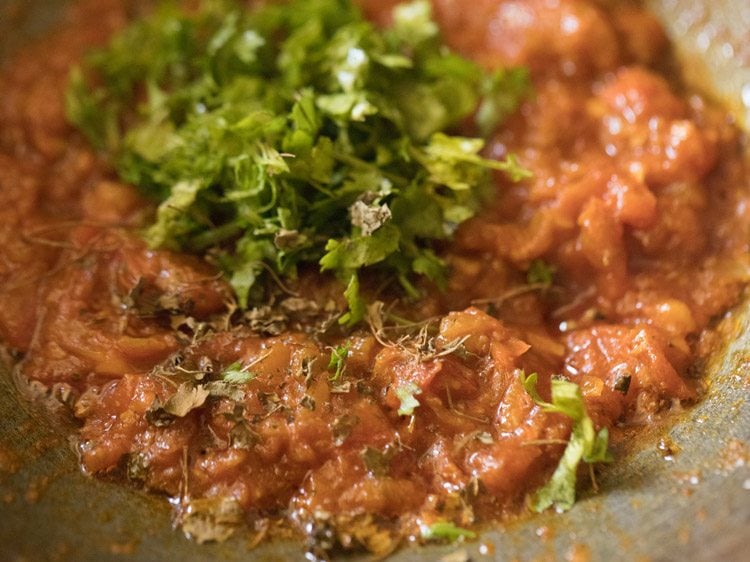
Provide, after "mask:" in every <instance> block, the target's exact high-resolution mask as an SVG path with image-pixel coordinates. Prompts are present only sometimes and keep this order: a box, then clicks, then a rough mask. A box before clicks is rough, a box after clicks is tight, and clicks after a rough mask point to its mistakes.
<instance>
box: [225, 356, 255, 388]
mask: <svg viewBox="0 0 750 562" xmlns="http://www.w3.org/2000/svg"><path fill="white" fill-rule="evenodd" d="M256 376H257V375H256V374H255V373H253V372H251V371H249V370H248V368H247V366H245V367H243V366H242V364H241V363H240V362H239V361H236V362H234V363H232V364H231V365H229V366H228V367H227V368H226V369H224V371H223V372H222V373H221V378H222V380H223V381H224V382H228V383H229V384H244V383H246V382H250V381H251V380H253V379H254V378H255V377H256Z"/></svg>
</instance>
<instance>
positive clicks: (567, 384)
mask: <svg viewBox="0 0 750 562" xmlns="http://www.w3.org/2000/svg"><path fill="white" fill-rule="evenodd" d="M520 376H521V383H522V384H523V386H524V388H525V389H526V392H528V393H529V395H530V396H531V397H532V398H533V400H534V402H536V404H538V405H539V406H540V407H541V408H542V410H544V411H545V412H554V413H559V414H563V415H565V416H568V417H569V418H570V419H572V420H573V429H572V431H571V434H570V440H569V441H568V444H567V446H566V447H565V451H564V452H563V456H562V458H561V459H560V463H559V464H558V465H557V468H556V469H555V472H554V473H553V474H552V477H551V478H550V481H549V482H547V484H545V485H544V486H542V487H541V488H540V489H538V490H537V491H536V493H535V494H534V497H533V499H532V508H533V509H534V511H537V512H541V511H544V510H545V509H547V508H549V507H552V506H554V507H555V509H556V510H558V511H566V510H568V509H570V508H571V507H573V504H574V503H575V500H576V481H577V472H578V465H579V464H580V462H581V460H583V461H584V462H586V463H589V464H593V463H597V462H612V460H613V459H612V454H611V453H610V452H609V450H608V448H607V447H608V445H607V443H608V440H609V431H608V430H607V428H606V427H603V428H602V429H600V430H599V432H598V433H597V432H596V430H595V429H594V422H593V421H592V419H591V418H590V417H589V415H588V414H587V413H586V407H585V405H584V402H583V393H582V392H581V387H580V386H578V385H577V384H575V383H574V382H571V381H567V380H563V379H559V378H553V379H552V402H551V403H550V402H545V401H544V400H542V398H541V396H539V393H538V392H537V389H536V384H537V374H536V373H533V374H531V375H529V376H528V377H527V376H526V375H525V374H524V373H523V372H521V374H520Z"/></svg>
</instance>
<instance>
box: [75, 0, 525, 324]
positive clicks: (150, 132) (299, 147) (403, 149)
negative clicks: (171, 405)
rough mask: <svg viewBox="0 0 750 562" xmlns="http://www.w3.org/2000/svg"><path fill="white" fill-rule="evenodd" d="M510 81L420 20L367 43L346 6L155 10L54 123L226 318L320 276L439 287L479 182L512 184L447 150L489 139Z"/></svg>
mask: <svg viewBox="0 0 750 562" xmlns="http://www.w3.org/2000/svg"><path fill="white" fill-rule="evenodd" d="M528 89H529V81H528V76H527V73H526V72H525V71H522V70H512V69H511V70H507V71H502V72H499V73H495V74H487V73H486V72H484V71H483V70H482V69H481V68H480V67H479V66H478V65H476V64H475V63H473V62H471V61H469V60H466V59H463V58H461V57H459V56H457V55H456V54H454V53H451V52H450V51H449V50H448V49H447V48H446V47H445V46H444V45H442V43H441V42H440V38H439V32H438V27H437V25H436V24H435V23H434V22H433V20H432V17H431V8H430V4H429V2H428V1H426V0H417V1H416V2H411V3H408V4H404V5H402V6H400V7H399V8H397V9H396V11H395V14H394V24H393V26H392V27H391V28H390V29H388V30H385V31H383V30H380V29H378V28H376V27H375V26H374V25H372V24H371V23H369V22H367V21H366V20H364V19H363V17H362V15H361V14H360V12H359V11H358V9H357V8H356V6H355V5H354V4H353V2H351V1H343V0H290V1H289V2H284V3H273V2H272V3H263V4H262V5H260V6H256V7H255V8H252V9H251V8H247V7H246V6H243V3H242V2H240V1H239V0H214V1H208V0H206V1H203V2H199V7H198V9H196V10H195V11H190V12H189V13H183V12H181V11H179V10H178V9H177V8H175V7H174V5H173V4H171V3H166V4H165V5H164V6H162V7H161V8H160V9H158V10H157V11H156V12H155V14H154V15H153V16H151V17H149V18H146V19H144V20H139V21H138V22H136V23H134V24H132V25H131V26H130V27H128V28H126V29H125V30H124V31H123V32H122V33H120V34H119V35H118V36H116V37H115V38H114V39H113V40H112V42H111V43H110V44H109V46H107V47H106V48H104V49H102V50H100V51H97V52H95V53H93V54H92V55H90V56H89V58H88V59H87V62H86V63H85V64H84V65H83V66H82V67H81V68H77V69H75V70H74V71H73V72H72V74H71V79H70V86H69V88H68V92H67V98H66V108H67V114H68V118H69V120H70V121H71V122H72V123H73V124H75V125H77V126H78V127H79V128H80V130H81V131H82V132H83V133H84V134H85V135H86V136H87V137H88V138H89V139H90V141H91V142H92V144H93V145H94V146H95V147H97V148H99V149H100V150H103V151H104V152H105V154H106V155H107V156H108V157H109V158H110V159H111V161H112V162H113V164H114V165H115V167H116V169H117V171H118V173H119V175H120V177H121V178H122V179H123V180H124V181H127V182H130V183H133V184H135V185H137V186H139V187H140V188H141V189H142V190H143V191H144V192H145V193H146V194H148V195H149V196H151V197H153V198H154V199H155V200H156V201H158V202H159V203H160V205H159V207H158V210H157V213H156V218H155V222H154V223H153V224H152V225H151V226H150V227H149V228H148V229H147V230H146V232H145V235H146V238H147V240H148V241H149V243H150V244H151V245H152V246H153V247H164V248H171V249H175V250H182V251H188V252H195V253H204V254H207V255H209V256H210V257H211V259H212V260H213V261H214V262H215V263H216V264H217V265H218V266H219V267H220V268H222V269H223V271H224V272H225V274H226V275H227V278H228V279H229V281H230V283H231V285H232V287H233V288H234V290H235V292H236V295H237V300H238V303H239V304H240V306H241V307H246V306H247V305H248V303H250V302H260V301H262V300H264V298H265V297H267V296H268V295H267V291H268V290H270V289H269V287H270V283H269V281H270V279H271V278H272V277H273V276H277V277H279V276H280V277H291V278H294V277H295V276H296V274H297V268H298V266H300V265H302V264H318V265H319V266H320V269H321V270H323V271H331V272H333V273H334V274H335V275H336V276H337V277H338V278H339V279H340V280H341V281H342V282H343V283H345V284H348V286H347V289H346V300H347V303H348V305H349V311H348V313H346V314H345V315H344V317H342V318H341V322H342V323H343V324H346V325H349V326H351V325H353V324H356V323H357V322H359V321H361V320H362V318H363V317H364V311H365V305H364V302H363V301H362V299H361V297H360V296H359V291H360V287H359V278H358V276H357V274H358V272H359V271H361V270H363V269H366V270H368V271H372V272H373V273H375V274H378V275H387V276H389V277H390V278H393V279H398V280H399V281H400V283H401V284H402V286H403V287H404V289H405V290H406V292H407V293H408V294H409V295H410V296H413V297H416V296H419V292H418V290H417V289H416V288H415V287H416V285H414V283H413V278H414V277H415V276H417V275H421V276H424V277H426V278H428V279H430V280H432V281H433V282H435V283H437V284H438V285H441V284H444V280H445V264H444V263H443V262H442V261H441V260H440V259H439V258H437V257H436V255H435V253H434V248H433V247H432V246H433V243H434V242H435V241H438V240H443V239H446V238H448V237H450V236H451V235H452V234H453V232H454V231H455V229H456V227H457V226H458V225H459V224H460V223H461V222H463V221H465V220H466V219H467V218H469V217H471V216H472V215H473V214H474V213H475V212H476V211H477V209H478V208H479V206H480V205H481V204H482V201H483V200H484V199H485V198H486V197H488V194H489V193H490V192H491V191H492V190H491V188H490V173H489V172H490V170H501V171H503V172H504V173H505V174H506V175H507V176H508V177H510V178H511V179H513V180H518V179H521V178H523V177H526V176H528V172H526V171H525V170H524V169H523V168H522V167H521V166H520V164H519V163H518V162H517V160H516V159H515V158H514V157H513V156H512V155H511V156H509V157H508V158H507V159H506V160H505V161H495V160H488V159H485V158H483V157H482V156H481V151H482V149H483V146H484V142H483V141H482V140H481V139H476V138H465V137H459V136H451V135H449V134H447V133H446V131H447V130H449V129H450V128H451V127H455V126H456V125H458V124H460V123H463V122H465V121H466V119H467V118H470V117H471V116H472V115H473V114H474V112H475V111H476V110H477V108H479V116H480V123H478V126H479V127H480V128H481V129H482V130H484V131H485V132H489V131H490V130H491V129H492V128H494V127H495V126H496V125H497V123H498V122H499V121H500V120H501V119H502V118H503V117H504V116H505V115H507V114H508V113H509V112H511V111H513V109H514V108H515V107H516V106H517V105H518V103H519V101H520V99H521V98H522V97H523V96H525V95H527V93H528Z"/></svg>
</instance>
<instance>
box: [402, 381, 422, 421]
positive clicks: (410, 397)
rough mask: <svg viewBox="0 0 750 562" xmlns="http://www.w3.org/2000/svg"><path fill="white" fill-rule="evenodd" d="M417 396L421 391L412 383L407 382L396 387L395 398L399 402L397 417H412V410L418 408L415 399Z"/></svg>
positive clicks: (417, 401) (417, 402)
mask: <svg viewBox="0 0 750 562" xmlns="http://www.w3.org/2000/svg"><path fill="white" fill-rule="evenodd" d="M417 394H422V389H421V388H419V387H418V386H417V385H416V384H414V383H413V382H407V383H405V384H402V385H399V386H397V387H396V397H398V399H399V401H400V402H401V405H400V406H399V408H398V415H399V416H413V415H414V409H415V408H419V400H417V399H416V398H415V396H416V395H417Z"/></svg>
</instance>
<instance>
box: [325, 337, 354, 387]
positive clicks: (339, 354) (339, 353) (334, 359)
mask: <svg viewBox="0 0 750 562" xmlns="http://www.w3.org/2000/svg"><path fill="white" fill-rule="evenodd" d="M350 348H351V344H350V343H349V342H347V343H346V344H344V345H339V346H338V347H336V348H334V349H333V350H331V359H330V361H328V369H329V370H332V371H333V374H332V375H331V376H330V380H332V381H337V380H339V379H340V378H341V376H342V375H343V374H344V369H345V368H346V358H347V357H348V355H349V349H350Z"/></svg>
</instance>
